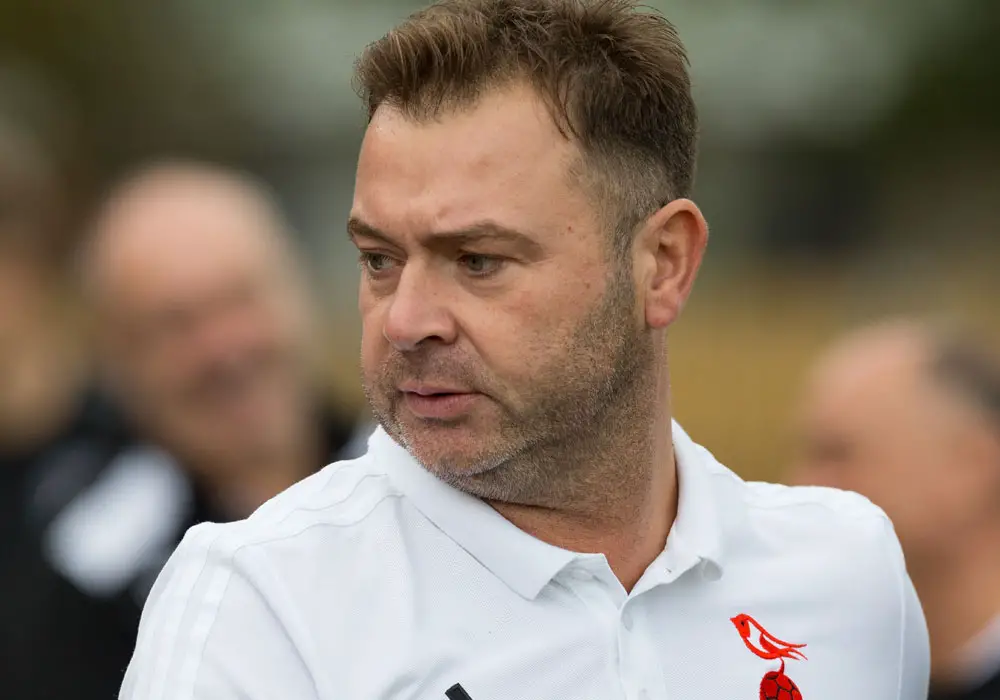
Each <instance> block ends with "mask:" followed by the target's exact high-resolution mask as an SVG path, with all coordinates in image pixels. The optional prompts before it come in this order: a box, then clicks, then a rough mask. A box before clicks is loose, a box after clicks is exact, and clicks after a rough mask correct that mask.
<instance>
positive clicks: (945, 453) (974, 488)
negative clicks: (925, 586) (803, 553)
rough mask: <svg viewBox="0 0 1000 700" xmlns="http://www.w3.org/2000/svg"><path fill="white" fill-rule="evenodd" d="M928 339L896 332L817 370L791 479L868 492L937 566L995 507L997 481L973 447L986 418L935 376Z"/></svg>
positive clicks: (917, 560)
mask: <svg viewBox="0 0 1000 700" xmlns="http://www.w3.org/2000/svg"><path fill="white" fill-rule="evenodd" d="M927 355H928V353H927V348H926V343H922V342H921V341H920V340H919V339H918V338H915V337H913V336H912V335H909V334H906V333H902V332H900V333H891V332H887V333H884V334H882V335H879V336H871V337H864V338H861V339H857V340H855V341H854V342H849V343H845V344H844V345H842V346H840V347H839V348H838V349H836V350H835V351H833V352H832V353H831V354H830V355H828V356H827V357H826V358H825V359H824V360H823V362H822V363H821V364H820V365H819V366H818V367H817V369H816V371H815V373H814V375H813V377H812V381H811V382H810V383H809V385H808V389H807V392H806V396H805V402H804V404H803V407H802V412H801V414H800V416H799V421H798V428H799V432H798V436H799V443H800V444H799V446H800V452H799V455H798V459H797V462H796V463H795V466H794V469H793V471H792V474H791V476H792V481H793V482H795V483H800V484H811V485H822V486H833V487H836V488H842V489H847V490H851V491H856V492H858V493H861V494H862V495H864V496H867V497H868V498H869V499H871V500H872V502H874V503H875V504H876V505H878V506H880V507H881V508H882V509H883V510H885V511H886V514H887V515H888V516H889V517H890V519H891V520H892V522H893V525H894V526H895V528H896V532H897V534H898V536H899V538H900V541H901V543H902V545H903V548H904V550H905V552H906V555H907V559H908V562H909V563H910V565H911V566H914V567H917V568H919V567H921V566H925V565H930V566H933V565H934V563H935V562H936V561H940V558H939V557H940V556H941V555H942V554H943V553H946V552H947V551H948V549H949V548H950V547H952V546H953V545H954V543H955V542H956V541H960V540H961V538H963V537H964V535H965V533H968V532H970V531H971V530H972V529H974V528H976V527H978V525H979V523H980V518H982V517H984V516H985V515H987V514H988V513H990V509H991V508H992V506H991V505H990V504H991V503H992V501H994V500H995V495H994V492H995V491H996V489H997V487H998V484H996V483H995V482H994V480H993V479H992V478H990V477H989V471H990V470H984V469H982V468H980V465H981V460H979V464H977V463H975V459H974V458H973V456H972V455H970V454H969V453H968V451H967V449H966V448H967V446H968V445H969V444H970V443H969V436H970V433H969V431H970V430H975V429H978V428H977V427H975V426H977V425H978V424H979V421H978V420H977V418H976V416H975V415H970V414H974V412H973V411H971V410H970V409H968V407H966V406H965V405H964V404H963V403H962V401H961V399H959V398H957V397H955V396H953V395H952V394H951V393H950V392H949V391H948V390H947V389H946V388H944V387H942V386H941V385H939V383H938V382H937V381H936V380H934V378H933V377H931V376H930V374H929V369H928V367H927V363H928V357H927Z"/></svg>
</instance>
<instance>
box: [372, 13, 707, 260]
mask: <svg viewBox="0 0 1000 700" xmlns="http://www.w3.org/2000/svg"><path fill="white" fill-rule="evenodd" d="M687 63H688V62H687V56H686V53H685V50H684V47H683V45H682V44H681V41H680V39H679V37H678V35H677V31H676V29H675V28H674V27H673V25H671V24H670V23H669V22H668V21H667V20H666V19H665V18H663V17H662V16H661V15H658V14H655V13H653V12H646V11H640V10H638V9H637V8H636V7H635V5H634V3H633V2H629V1H628V0H440V1H439V2H436V3H435V4H433V5H431V6H430V7H428V8H426V9H424V10H421V11H419V12H416V13H415V14H413V15H411V16H410V17H409V18H408V19H407V20H406V21H404V22H403V23H402V24H400V25H399V26H397V27H396V28H395V29H393V30H392V31H390V32H389V33H388V34H387V35H386V36H384V37H383V38H381V39H379V40H378V41H376V42H374V43H372V44H370V45H369V46H368V47H367V49H366V50H365V51H364V53H363V54H362V56H361V57H360V59H359V60H358V62H357V65H356V67H355V82H356V87H357V89H358V93H359V95H360V96H361V98H362V99H363V100H364V101H365V103H366V105H367V108H368V117H369V119H371V117H372V116H373V115H374V113H375V111H376V110H377V109H378V107H379V106H380V105H383V104H387V105H391V106H392V107H394V108H397V109H400V110H401V111H403V112H404V113H405V114H407V115H408V116H411V117H413V118H415V119H430V118H434V117H436V116H438V115H439V114H440V113H441V112H442V111H443V110H445V109H448V108H457V107H462V106H467V105H469V104H473V103H474V102H475V101H476V99H477V98H478V97H479V96H480V95H481V94H482V93H483V92H485V91H487V90H490V89H496V88H497V87H502V86H504V85H505V84H507V83H511V82H514V81H517V80H524V81H527V82H528V83H529V84H530V85H531V86H532V87H533V88H534V89H535V90H536V91H537V92H538V94H539V95H540V96H541V97H542V99H543V100H544V101H545V102H546V104H547V105H548V107H549V109H550V111H551V113H552V117H553V120H554V121H555V123H556V125H557V127H558V128H559V130H560V131H561V132H562V133H563V135H564V136H566V137H567V138H570V137H572V138H574V139H575V140H576V142H577V144H578V145H579V147H580V149H581V152H582V154H583V162H582V165H583V167H582V168H576V169H575V171H576V172H575V174H576V175H578V176H580V177H581V180H582V182H583V183H585V184H586V185H589V186H591V187H593V188H594V191H595V194H597V196H598V198H599V201H601V202H602V204H603V205H604V206H605V207H606V213H607V214H608V219H609V221H608V224H609V225H610V227H611V228H612V229H613V233H615V234H616V235H615V241H616V242H617V243H618V244H622V243H627V242H629V241H631V233H632V231H633V230H634V229H635V227H636V226H637V225H638V224H639V223H641V222H642V221H644V220H645V219H646V217H648V216H649V215H650V214H652V213H653V212H654V211H656V209H658V208H659V207H661V206H663V205H664V204H665V203H667V202H668V201H670V200H671V199H674V198H678V197H687V196H689V194H690V191H691V188H692V185H693V181H694V170H695V158H696V151H697V131H698V124H697V122H698V120H697V114H696V110H695V106H694V101H693V99H692V97H691V82H690V78H689V76H688V72H687ZM616 248H617V249H619V250H621V247H620V245H616Z"/></svg>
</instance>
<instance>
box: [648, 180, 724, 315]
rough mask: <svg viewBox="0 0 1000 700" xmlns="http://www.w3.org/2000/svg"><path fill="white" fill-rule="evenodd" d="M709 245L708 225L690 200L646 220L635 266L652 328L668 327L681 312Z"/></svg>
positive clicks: (670, 206)
mask: <svg viewBox="0 0 1000 700" xmlns="http://www.w3.org/2000/svg"><path fill="white" fill-rule="evenodd" d="M707 244H708V224H707V223H706V222H705V217H704V216H702V213H701V210H699V209H698V207H697V205H695V203H694V202H692V201H691V200H689V199H675V200H674V201H672V202H670V203H669V204H667V205H666V206H664V207H663V208H662V209H659V210H658V211H657V212H656V213H654V214H653V215H652V216H651V217H649V219H647V220H646V223H645V224H644V225H643V227H642V229H641V230H640V231H639V233H638V235H637V236H636V240H635V245H634V246H633V255H634V259H633V261H632V264H633V267H632V269H633V271H634V273H635V277H636V284H637V287H638V290H639V291H640V295H641V299H642V301H643V304H644V311H645V316H646V324H647V325H648V326H649V327H650V328H665V327H667V326H669V325H670V324H671V323H673V322H674V320H675V319H676V318H677V317H678V316H679V315H680V313H681V309H683V308H684V303H685V302H686V301H687V298H688V296H690V294H691V288H692V287H693V286H694V280H695V277H696V276H697V274H698V268H699V267H701V259H702V257H703V256H704V254H705V246H706V245H707Z"/></svg>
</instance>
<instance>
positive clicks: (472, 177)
mask: <svg viewBox="0 0 1000 700" xmlns="http://www.w3.org/2000/svg"><path fill="white" fill-rule="evenodd" d="M579 157H580V154H579V150H578V148H577V147H576V145H575V144H574V143H572V142H571V141H569V140H568V139H567V138H566V137H564V136H563V134H561V133H560V131H559V130H558V129H557V128H556V126H555V123H554V122H553V120H552V118H551V116H550V115H549V112H548V110H547V109H546V107H545V105H544V103H543V102H542V101H541V100H540V99H539V98H538V96H537V95H536V94H535V93H534V91H532V90H531V89H530V88H528V87H526V86H522V85H516V84H515V85H513V86H510V87H508V88H505V89H503V90H497V91H493V92H489V93H487V94H486V95H484V96H483V97H482V98H481V99H480V100H479V101H478V102H476V103H475V104H473V105H471V106H468V107H463V108H458V109H455V110H451V111H445V112H444V113H443V114H441V115H440V116H438V117H436V118H434V119H427V120H415V119H413V118H411V117H409V116H408V115H406V114H404V113H402V112H401V111H399V110H397V109H394V108H392V107H391V106H383V107H380V108H379V109H378V111H376V113H375V115H374V117H373V119H372V121H371V124H370V125H369V128H368V130H367V132H366V135H365V139H364V143H363V144H362V148H361V154H360V157H359V162H358V173H357V184H356V188H355V199H354V210H353V212H352V214H353V215H354V216H356V217H357V218H359V219H361V220H363V221H365V222H366V223H368V224H371V225H373V226H375V227H377V228H380V229H382V230H386V231H392V232H394V233H397V234H399V235H408V234H416V233H420V232H423V231H434V230H458V229H462V228H465V227H467V226H469V225H472V224H475V223H477V222H479V221H482V220H492V221H496V222H497V223H499V224H501V225H504V226H509V227H511V228H515V229H520V230H528V231H539V230H545V229H546V228H554V229H560V228H565V227H566V226H574V225H576V226H578V227H579V226H581V225H585V224H587V223H590V222H591V221H592V220H593V219H594V210H593V207H592V203H591V202H590V198H588V197H587V196H586V195H585V193H584V192H583V191H582V190H581V189H580V188H579V187H578V186H576V185H575V184H574V182H573V178H572V177H571V167H572V166H573V165H574V164H575V163H577V162H578V160H579Z"/></svg>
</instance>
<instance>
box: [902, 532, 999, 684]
mask: <svg viewBox="0 0 1000 700" xmlns="http://www.w3.org/2000/svg"><path fill="white" fill-rule="evenodd" d="M988 539H989V540H990V541H989V542H984V541H982V540H979V541H977V542H976V543H975V544H974V545H973V546H967V547H963V548H962V551H952V552H951V553H950V555H949V558H948V561H946V562H935V564H934V565H933V566H926V567H912V568H913V571H912V577H913V583H914V586H915V587H916V589H917V593H918V595H919V597H920V601H921V605H922V606H923V609H924V616H925V618H926V620H927V629H928V634H929V636H930V639H931V677H932V679H933V680H934V682H935V683H936V684H939V685H944V686H948V685H955V684H960V683H961V682H962V680H963V679H962V676H963V672H964V670H965V653H964V652H965V650H966V648H967V645H968V644H969V642H971V641H972V640H973V639H974V638H975V637H976V635H977V634H978V633H980V632H981V631H983V630H984V629H985V628H986V627H987V626H988V625H989V624H990V622H992V621H993V620H994V619H995V618H996V617H997V615H1000V558H997V557H995V556H993V554H992V553H993V552H995V551H996V549H997V547H998V546H1000V533H990V537H989V538H988ZM970 544H972V543H970ZM985 552H989V553H990V554H984V553H985Z"/></svg>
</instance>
